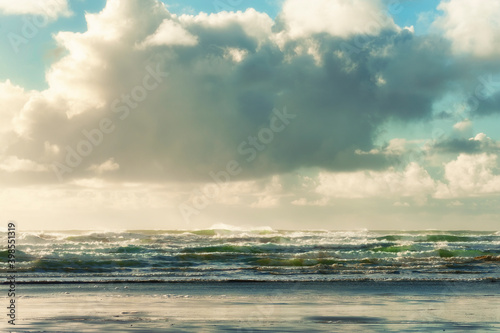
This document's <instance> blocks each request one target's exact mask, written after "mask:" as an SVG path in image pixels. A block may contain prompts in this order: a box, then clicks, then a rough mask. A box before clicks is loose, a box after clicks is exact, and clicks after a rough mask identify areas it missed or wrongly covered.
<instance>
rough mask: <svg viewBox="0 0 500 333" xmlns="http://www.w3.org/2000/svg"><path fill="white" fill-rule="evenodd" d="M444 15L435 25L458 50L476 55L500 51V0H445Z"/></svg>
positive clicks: (442, 4) (493, 54) (481, 55)
mask: <svg viewBox="0 0 500 333" xmlns="http://www.w3.org/2000/svg"><path fill="white" fill-rule="evenodd" d="M438 9H439V10H442V11H443V12H444V13H443V15H441V16H439V17H438V18H437V19H436V20H435V22H434V26H435V27H436V28H438V29H441V30H443V31H444V34H445V36H446V37H447V38H448V39H449V40H450V41H451V42H452V45H453V50H454V51H455V52H457V53H469V54H473V55H475V56H477V57H494V56H498V55H500V21H499V20H498V17H499V16H500V2H498V1H496V0H482V1H476V0H443V1H442V2H441V3H440V4H439V6H438Z"/></svg>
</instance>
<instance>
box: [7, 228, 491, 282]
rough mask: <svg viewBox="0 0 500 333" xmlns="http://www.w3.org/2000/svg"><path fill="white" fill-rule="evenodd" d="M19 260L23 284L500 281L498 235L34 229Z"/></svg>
mask: <svg viewBox="0 0 500 333" xmlns="http://www.w3.org/2000/svg"><path fill="white" fill-rule="evenodd" d="M0 242H3V243H4V244H6V243H7V241H6V233H5V232H4V233H2V234H1V239H0ZM0 256H1V257H2V259H3V260H2V268H1V269H2V271H3V272H6V271H7V266H6V265H7V264H6V258H7V256H8V253H7V251H6V250H4V251H2V252H0ZM16 261H17V262H16V268H17V275H16V279H17V282H18V283H68V282H71V283H96V282H104V283H112V282H221V281H278V282H293V281H297V282H305V281H316V282H320V281H340V280H341V281H360V280H370V281H429V280H432V281H441V280H442V281H480V280H491V281H496V280H499V279H500V232H498V231H438V230H425V231H369V230H359V231H328V230H302V231H291V230H273V229H272V228H268V227H263V228H255V229H251V228H249V229H242V228H236V227H228V226H222V227H216V228H210V229H206V230H170V231H161V230H155V231H152V230H133V231H119V232H117V231H109V232H101V231H99V232H97V231H31V232H20V233H18V235H17V248H16Z"/></svg>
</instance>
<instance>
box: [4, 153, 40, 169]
mask: <svg viewBox="0 0 500 333" xmlns="http://www.w3.org/2000/svg"><path fill="white" fill-rule="evenodd" d="M0 170H4V171H7V172H19V171H21V172H25V171H33V172H42V171H47V167H45V166H43V165H40V164H38V163H36V162H33V161H30V160H25V159H20V158H18V157H17V156H8V157H7V158H5V159H3V160H1V161H0Z"/></svg>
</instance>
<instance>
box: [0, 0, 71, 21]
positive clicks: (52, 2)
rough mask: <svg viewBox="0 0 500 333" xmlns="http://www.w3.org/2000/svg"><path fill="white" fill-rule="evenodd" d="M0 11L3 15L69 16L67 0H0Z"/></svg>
mask: <svg viewBox="0 0 500 333" xmlns="http://www.w3.org/2000/svg"><path fill="white" fill-rule="evenodd" d="M0 13H1V14H4V15H40V16H45V17H47V18H50V19H56V18H58V17H59V16H70V15H71V14H72V13H71V11H70V10H69V8H68V1H67V0H46V1H43V2H42V1H39V0H17V1H10V0H0Z"/></svg>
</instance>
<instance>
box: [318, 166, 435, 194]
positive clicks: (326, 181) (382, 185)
mask: <svg viewBox="0 0 500 333" xmlns="http://www.w3.org/2000/svg"><path fill="white" fill-rule="evenodd" d="M318 182H319V184H318V186H317V188H316V192H318V193H320V194H323V195H326V196H328V197H332V198H351V199H353V198H358V199H359V198H374V197H417V198H419V197H425V196H428V195H431V194H432V193H433V191H434V188H435V186H436V185H435V182H434V180H433V179H432V178H431V176H430V175H429V174H428V173H427V171H426V170H425V169H423V168H422V167H421V166H419V165H418V164H416V163H410V164H409V165H408V166H407V167H406V169H405V170H404V171H396V170H394V169H393V168H391V169H388V170H386V171H379V172H375V171H367V172H366V171H365V172H362V171H360V172H347V173H327V172H322V173H320V174H319V176H318Z"/></svg>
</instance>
